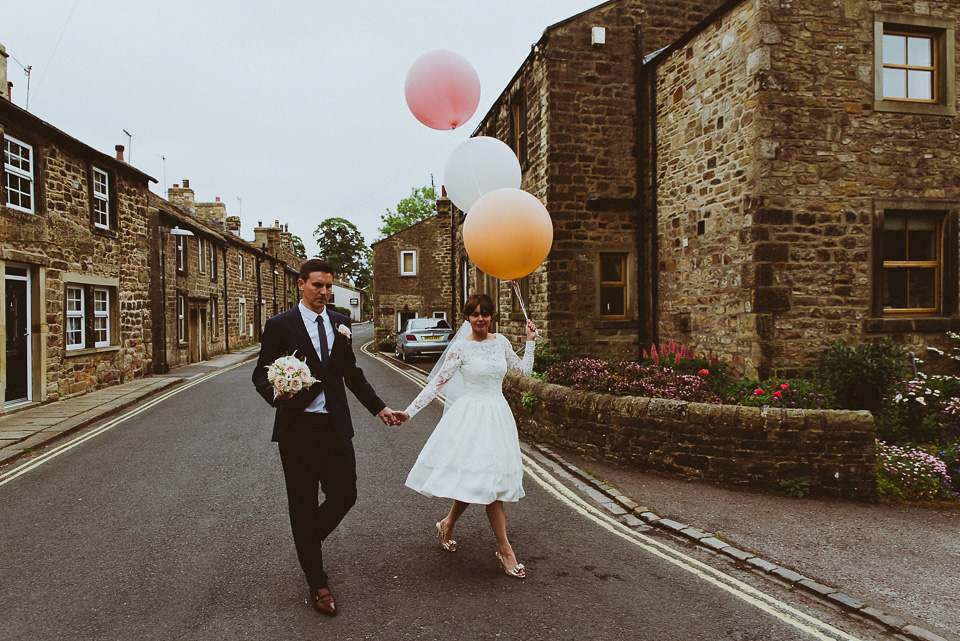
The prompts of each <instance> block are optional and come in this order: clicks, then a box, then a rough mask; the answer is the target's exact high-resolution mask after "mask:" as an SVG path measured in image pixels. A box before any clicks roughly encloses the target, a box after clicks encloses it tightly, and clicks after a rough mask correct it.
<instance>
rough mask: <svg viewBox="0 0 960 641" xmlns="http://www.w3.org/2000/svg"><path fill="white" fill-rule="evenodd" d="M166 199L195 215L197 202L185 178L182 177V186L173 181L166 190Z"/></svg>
mask: <svg viewBox="0 0 960 641" xmlns="http://www.w3.org/2000/svg"><path fill="white" fill-rule="evenodd" d="M167 200H169V201H170V202H172V203H173V204H174V205H180V206H181V207H183V208H184V209H186V210H187V211H189V212H190V213H191V214H194V215H196V213H197V204H196V202H195V200H194V193H193V190H192V189H190V181H189V180H187V179H186V178H184V179H183V187H182V188H181V187H180V186H179V185H178V184H177V183H173V188H172V189H168V190H167Z"/></svg>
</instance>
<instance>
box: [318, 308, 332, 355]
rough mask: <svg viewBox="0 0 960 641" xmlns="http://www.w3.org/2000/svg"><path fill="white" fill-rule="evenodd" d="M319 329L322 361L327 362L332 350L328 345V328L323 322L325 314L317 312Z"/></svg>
mask: <svg viewBox="0 0 960 641" xmlns="http://www.w3.org/2000/svg"><path fill="white" fill-rule="evenodd" d="M317 330H318V331H319V332H320V361H321V362H323V363H326V362H327V357H328V356H329V355H330V350H329V348H328V347H327V328H326V327H325V326H324V324H323V316H321V315H320V314H317Z"/></svg>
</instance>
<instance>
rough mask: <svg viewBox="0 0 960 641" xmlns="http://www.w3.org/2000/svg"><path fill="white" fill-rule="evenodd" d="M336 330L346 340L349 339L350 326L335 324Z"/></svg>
mask: <svg viewBox="0 0 960 641" xmlns="http://www.w3.org/2000/svg"><path fill="white" fill-rule="evenodd" d="M337 332H338V333H340V334H341V335H343V337H344V338H346V339H347V340H350V335H351V334H350V328H349V327H347V326H346V325H337Z"/></svg>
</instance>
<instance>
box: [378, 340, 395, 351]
mask: <svg viewBox="0 0 960 641" xmlns="http://www.w3.org/2000/svg"><path fill="white" fill-rule="evenodd" d="M395 346H396V345H395V344H394V342H393V339H390V338H381V339H380V343H379V344H378V347H379V348H380V351H381V352H392V351H393V348H394V347H395Z"/></svg>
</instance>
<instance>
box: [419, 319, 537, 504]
mask: <svg viewBox="0 0 960 641" xmlns="http://www.w3.org/2000/svg"><path fill="white" fill-rule="evenodd" d="M533 345H534V342H533V341H527V344H526V347H525V349H524V353H523V360H520V358H518V357H517V355H516V354H515V353H514V351H513V348H512V347H511V345H510V341H508V340H507V339H506V338H504V337H503V336H501V335H500V334H492V335H491V336H490V337H488V338H487V339H486V340H484V341H473V340H458V341H456V342H455V343H454V344H453V346H452V347H451V348H450V351H449V352H448V354H447V357H446V359H445V361H444V363H443V365H442V367H441V369H440V371H439V372H438V373H437V375H436V376H435V377H434V378H433V380H431V381H430V383H429V384H428V385H427V386H426V387H425V388H423V391H421V392H420V394H419V395H417V397H416V398H415V399H413V402H412V403H410V406H409V407H408V408H407V410H406V411H407V412H408V413H409V414H410V416H411V417H413V416H414V415H415V414H416V413H417V412H419V411H420V410H421V409H423V408H424V407H426V406H427V405H428V404H429V403H430V401H432V400H433V399H434V398H435V397H436V396H437V394H438V393H439V392H440V391H441V390H442V389H443V386H444V385H446V384H447V382H449V381H450V379H451V378H453V376H454V374H456V373H457V372H458V371H459V373H460V374H461V375H462V376H463V395H462V396H460V398H458V399H457V400H456V401H455V402H454V404H453V405H452V406H451V407H448V408H447V410H446V412H445V413H444V415H443V418H442V419H440V422H439V423H437V427H436V428H434V430H433V434H431V435H430V438H429V439H427V442H426V444H425V445H424V446H423V450H422V451H421V452H420V456H419V457H417V462H416V463H415V464H414V466H413V469H411V470H410V474H409V475H408V476H407V481H406V484H407V487H410V488H412V489H414V490H416V491H417V492H420V493H421V494H423V495H425V496H441V497H445V498H449V499H456V500H458V501H463V502H465V503H481V504H484V505H486V504H489V503H493V502H494V501H517V500H519V499H520V497H522V496H523V495H524V492H523V485H522V481H523V462H522V460H521V458H520V441H519V438H518V436H517V423H516V421H515V420H514V418H513V412H511V411H510V406H509V405H508V404H507V399H505V398H504V397H503V377H504V376H506V373H507V369H508V368H509V369H511V370H512V371H514V372H516V373H517V374H521V375H523V376H529V375H530V372H531V371H532V370H533Z"/></svg>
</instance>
